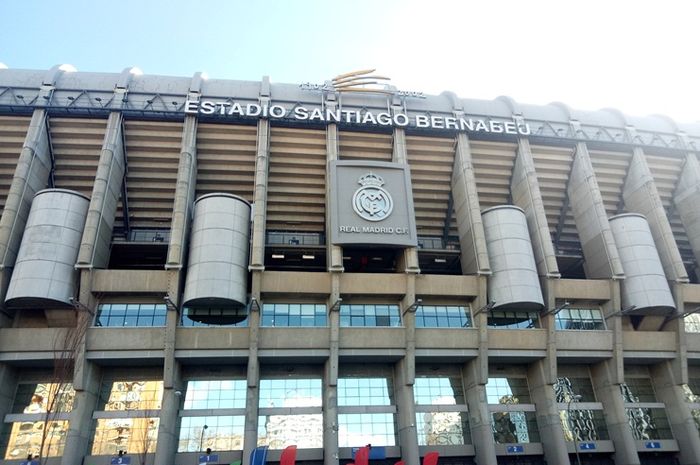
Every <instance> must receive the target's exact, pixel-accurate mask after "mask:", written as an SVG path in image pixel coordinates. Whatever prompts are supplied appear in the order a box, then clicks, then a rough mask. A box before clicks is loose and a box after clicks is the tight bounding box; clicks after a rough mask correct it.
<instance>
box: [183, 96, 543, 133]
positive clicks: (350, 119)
mask: <svg viewBox="0 0 700 465" xmlns="http://www.w3.org/2000/svg"><path fill="white" fill-rule="evenodd" d="M184 108H185V113H186V114H190V115H209V116H228V117H248V118H269V119H286V120H289V119H292V120H296V121H308V122H310V123H341V124H342V123H346V124H360V125H369V126H392V127H415V128H429V129H447V130H450V129H451V130H455V131H468V132H488V133H494V134H513V135H521V136H527V135H529V134H530V126H529V125H528V124H527V123H516V122H515V121H498V120H492V119H488V120H486V119H481V118H468V117H466V116H464V117H457V116H441V115H431V114H427V113H418V114H412V115H408V114H405V113H394V114H391V113H389V112H384V111H383V112H373V111H371V110H364V111H363V110H345V109H343V110H340V109H336V110H332V109H329V108H326V109H321V108H307V107H305V106H302V105H295V106H294V107H292V108H287V107H284V106H282V105H259V104H257V103H248V104H242V103H238V102H228V101H214V100H201V101H198V100H187V101H186V102H185V107H184Z"/></svg>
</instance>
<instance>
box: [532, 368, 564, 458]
mask: <svg viewBox="0 0 700 465" xmlns="http://www.w3.org/2000/svg"><path fill="white" fill-rule="evenodd" d="M549 364H550V360H549V359H548V358H547V359H542V360H537V361H536V362H534V363H533V364H532V365H530V367H529V368H528V372H527V379H528V384H529V386H530V394H531V396H532V401H533V402H534V403H535V406H536V408H537V412H536V415H537V428H538V429H539V431H540V437H541V438H542V448H543V449H544V457H545V459H546V460H547V463H560V464H567V463H569V452H568V450H567V447H566V440H565V438H564V431H563V430H562V428H561V418H560V417H559V405H558V404H557V402H556V398H555V396H554V381H555V380H554V378H553V377H552V369H551V367H550V366H549Z"/></svg>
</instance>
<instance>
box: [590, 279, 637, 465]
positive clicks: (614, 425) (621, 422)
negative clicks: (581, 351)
mask: <svg viewBox="0 0 700 465" xmlns="http://www.w3.org/2000/svg"><path fill="white" fill-rule="evenodd" d="M609 283H610V290H611V292H610V294H611V296H612V298H611V299H610V300H609V301H608V302H606V304H605V305H604V306H603V313H604V314H606V315H609V314H610V313H613V312H616V311H618V310H619V309H620V305H621V297H620V286H619V282H618V281H612V280H611V281H610V282H609ZM606 323H607V325H608V329H609V330H612V332H613V356H612V358H611V359H609V360H604V361H602V362H600V363H597V364H595V365H592V366H591V381H592V383H593V388H594V390H595V393H596V397H597V400H598V401H599V402H601V403H602V404H603V409H604V410H605V422H606V423H607V426H608V433H609V434H610V439H611V440H612V441H613V444H614V445H615V456H614V457H615V464H616V465H639V456H638V455H637V443H636V440H635V438H634V436H633V435H632V430H631V429H630V426H629V423H628V422H627V413H626V411H625V403H624V400H623V398H622V393H621V391H620V385H621V384H622V383H624V382H625V367H624V347H623V340H622V318H621V317H619V316H614V317H611V318H608V320H607V321H606Z"/></svg>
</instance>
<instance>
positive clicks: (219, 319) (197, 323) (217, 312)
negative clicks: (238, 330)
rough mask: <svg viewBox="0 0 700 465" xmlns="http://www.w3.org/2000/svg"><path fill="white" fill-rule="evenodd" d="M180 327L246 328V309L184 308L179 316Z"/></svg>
mask: <svg viewBox="0 0 700 465" xmlns="http://www.w3.org/2000/svg"><path fill="white" fill-rule="evenodd" d="M180 326H187V327H207V326H234V327H247V326H248V309H247V308H246V307H235V308H234V307H231V308H219V307H198V308H189V307H184V308H183V309H182V313H181V314H180Z"/></svg>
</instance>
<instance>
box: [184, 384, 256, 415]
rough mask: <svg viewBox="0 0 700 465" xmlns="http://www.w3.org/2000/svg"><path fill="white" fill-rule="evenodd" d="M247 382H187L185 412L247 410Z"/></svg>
mask: <svg viewBox="0 0 700 465" xmlns="http://www.w3.org/2000/svg"><path fill="white" fill-rule="evenodd" d="M245 399H246V382H245V380H242V379H240V380H197V381H194V380H192V381H188V382H187V393H186V394H185V404H184V409H185V410H191V409H205V408H245Z"/></svg>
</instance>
